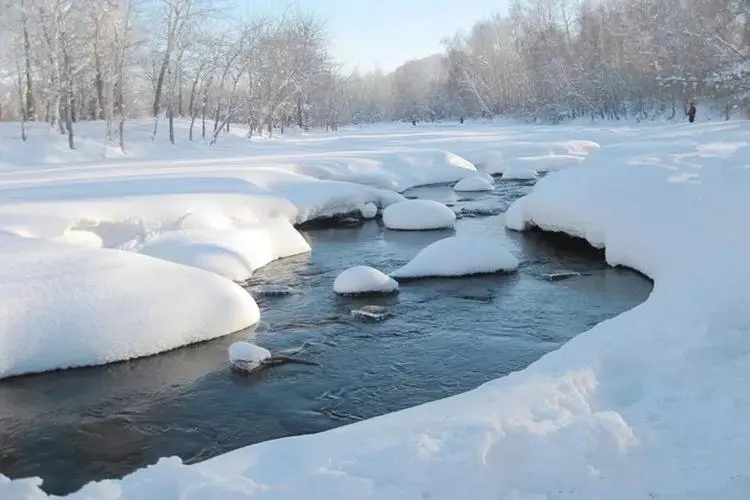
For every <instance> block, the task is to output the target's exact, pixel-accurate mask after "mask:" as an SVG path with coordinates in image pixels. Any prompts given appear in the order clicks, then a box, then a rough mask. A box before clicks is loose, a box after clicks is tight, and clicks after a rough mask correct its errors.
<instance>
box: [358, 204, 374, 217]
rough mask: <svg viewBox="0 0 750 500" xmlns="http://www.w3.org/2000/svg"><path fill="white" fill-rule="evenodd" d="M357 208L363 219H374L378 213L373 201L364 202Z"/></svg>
mask: <svg viewBox="0 0 750 500" xmlns="http://www.w3.org/2000/svg"><path fill="white" fill-rule="evenodd" d="M357 208H358V209H359V213H361V214H362V217H364V218H365V219H374V218H375V216H376V215H378V207H377V206H375V204H374V203H364V204H362V205H360V206H359V207H357Z"/></svg>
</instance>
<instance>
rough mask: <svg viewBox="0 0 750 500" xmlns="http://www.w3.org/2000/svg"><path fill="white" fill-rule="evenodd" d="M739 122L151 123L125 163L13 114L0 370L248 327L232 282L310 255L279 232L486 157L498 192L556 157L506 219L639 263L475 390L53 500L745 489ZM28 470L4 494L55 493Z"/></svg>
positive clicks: (748, 451) (664, 493)
mask: <svg viewBox="0 0 750 500" xmlns="http://www.w3.org/2000/svg"><path fill="white" fill-rule="evenodd" d="M748 126H750V124H749V123H748V122H727V123H713V124H694V125H692V126H691V125H689V124H679V125H665V124H639V125H636V124H630V125H628V124H617V125H611V126H610V125H603V126H600V125H597V126H584V125H575V126H557V127H534V126H524V125H518V126H514V125H494V126H493V125H489V124H485V125H467V126H464V127H459V126H457V125H442V126H431V125H421V126H418V127H410V126H402V125H389V126H385V125H384V126H378V127H364V128H361V129H360V128H350V129H343V130H342V131H340V132H339V133H338V134H336V135H324V134H313V135H301V136H299V135H298V136H291V137H290V136H288V137H284V138H274V139H256V140H253V141H248V140H247V139H246V138H244V137H243V133H242V131H241V130H237V131H236V132H234V135H233V136H229V137H222V139H220V141H219V144H218V146H217V147H215V148H208V147H206V146H203V145H200V144H198V143H195V144H192V145H191V144H182V143H181V144H178V145H177V146H170V145H168V144H164V143H163V142H161V141H160V140H157V141H156V142H152V141H151V140H150V139H149V138H148V124H147V123H144V124H136V125H133V126H131V129H129V130H128V136H129V137H130V145H129V154H128V155H127V156H122V155H120V154H119V153H116V152H115V151H113V150H111V149H109V148H106V147H105V146H103V145H102V143H101V141H100V140H99V139H98V134H100V132H99V129H100V127H92V128H91V129H86V127H85V126H83V127H81V137H80V141H79V143H80V145H81V147H80V150H79V151H75V152H70V151H66V150H65V141H64V139H63V138H61V137H59V136H56V135H54V134H49V133H48V132H46V131H45V130H44V129H43V128H42V129H35V130H32V131H31V137H30V140H29V142H28V143H25V144H23V143H21V141H20V140H18V139H17V138H16V137H17V131H16V130H15V129H11V128H8V127H7V126H6V125H3V126H2V127H0V276H1V277H2V280H0V345H2V350H0V376H2V377H7V376H11V375H17V374H23V373H29V372H35V371H43V370H51V369H57V368H65V367H72V366H81V365H91V364H101V363H108V362H112V361H117V360H125V359H131V358H134V357H138V356H145V355H151V354H158V353H159V352H163V351H165V350H168V349H172V348H175V347H179V346H182V345H186V344H189V343H192V342H197V341H200V340H206V339H209V338H212V337H216V336H219V335H224V334H227V333H230V332H233V331H237V330H241V329H243V328H245V327H248V326H251V325H252V324H254V323H255V322H257V321H258V319H259V315H260V314H261V313H262V312H260V311H258V308H257V306H256V305H255V303H254V301H253V299H252V298H251V296H250V295H248V294H247V293H246V292H245V291H244V290H243V289H242V288H241V287H240V286H239V285H238V284H237V283H236V282H241V281H243V280H244V279H247V277H249V276H250V275H251V274H252V272H253V271H254V270H257V269H258V268H259V267H262V266H263V265H265V264H267V263H269V262H271V261H272V260H274V259H277V258H282V257H284V256H288V255H293V254H297V253H301V252H308V251H311V248H310V246H309V245H308V244H307V242H306V241H305V240H304V238H302V236H301V235H300V234H299V233H298V232H297V231H296V229H295V228H294V227H293V225H294V224H297V223H301V222H305V221H309V220H311V219H314V218H317V217H325V216H331V215H336V214H345V213H357V212H362V213H365V212H367V213H368V215H371V214H370V213H369V212H371V210H370V209H371V204H374V205H375V206H377V207H378V208H379V209H384V208H385V207H387V206H389V205H392V204H394V203H396V202H400V201H403V198H402V196H400V195H399V194H398V193H399V192H402V191H403V190H404V189H406V188H408V187H411V186H415V185H420V184H427V183H445V182H458V181H460V180H462V179H464V178H467V177H480V178H481V177H482V175H481V174H478V173H477V172H476V170H477V169H478V170H481V171H484V172H488V173H492V174H503V173H506V172H507V174H508V175H507V176H506V179H507V180H505V181H501V184H500V186H499V187H498V188H497V189H502V182H512V181H511V180H510V179H513V178H515V179H518V178H533V177H536V175H537V174H538V173H539V172H544V171H552V170H554V171H555V172H552V173H550V174H549V175H547V176H546V177H545V178H543V179H542V180H540V181H539V183H538V184H537V186H536V187H535V189H534V190H533V192H532V193H531V194H530V195H528V196H527V197H525V198H522V199H521V200H519V201H517V202H516V203H515V204H514V205H513V206H512V207H511V208H510V209H509V211H508V214H507V216H506V224H507V226H508V228H509V229H511V230H524V229H528V228H531V227H532V226H538V227H540V228H542V229H545V230H551V231H562V232H566V233H568V234H570V235H573V236H578V237H581V238H585V239H586V240H588V241H589V242H590V243H591V244H592V245H595V246H598V247H604V248H605V249H606V256H607V260H608V262H609V263H610V264H612V265H625V266H629V267H632V268H634V269H637V270H639V271H641V272H643V273H645V274H646V275H648V276H649V277H651V278H653V279H654V281H655V287H654V290H653V292H652V294H651V296H650V297H649V299H648V300H647V301H646V302H645V303H643V304H642V305H640V306H638V307H636V308H634V309H632V310H630V311H628V312H625V313H623V314H621V315H620V316H618V317H616V318H614V319H611V320H609V321H605V322H603V323H601V324H599V325H597V326H595V327H594V328H592V329H591V330H589V331H588V332H585V333H582V334H581V335H579V336H577V337H576V338H575V339H573V340H572V341H570V342H569V343H567V344H566V345H564V346H563V347H562V348H560V349H559V350H557V351H554V352H552V353H550V354H548V355H546V356H544V357H543V358H542V359H540V360H539V361H537V362H536V363H534V364H532V365H531V366H529V367H528V368H527V369H525V370H523V371H521V372H517V373H514V374H512V375H510V376H507V377H504V378H502V379H498V380H495V381H492V382H489V383H487V384H484V385H482V386H480V387H478V388H477V389H475V390H473V391H470V392H468V393H465V394H461V395H458V396H454V397H451V398H448V399H444V400H441V401H437V402H433V403H429V404H426V405H423V406H420V407H416V408H411V409H408V410H404V411H401V412H398V413H392V414H389V415H385V416H382V417H378V418H374V419H371V420H367V421H364V422H361V423H357V424H354V425H350V426H346V427H341V428H338V429H334V430H331V431H328V432H325V433H321V434H316V435H308V436H300V437H293V438H286V439H282V440H277V441H271V442H266V443H261V444H258V445H254V446H250V447H248V448H244V449H239V450H236V451H233V452H230V453H227V454H225V455H222V456H219V457H216V458H214V459H211V460H208V461H206V462H203V463H200V464H196V465H191V466H187V465H183V464H182V463H181V462H180V460H179V459H178V458H176V457H172V458H164V459H162V460H161V461H160V462H159V463H158V464H156V465H154V466H152V467H148V468H145V469H142V470H140V471H137V472H135V473H133V474H131V475H129V476H127V477H125V478H124V479H122V480H120V481H102V482H99V483H92V484H89V485H87V486H85V487H84V488H83V489H82V490H80V491H79V492H77V493H73V494H72V495H70V496H69V497H66V498H72V499H108V500H110V499H111V500H114V499H136V498H137V499H144V498H148V499H150V498H154V499H156V498H158V499H166V498H182V499H189V500H196V499H215V498H222V499H230V498H258V499H272V498H273V499H305V500H313V499H321V500H323V499H326V500H327V499H330V498H346V499H355V498H356V499H375V498H377V499H388V500H401V499H404V500H405V499H431V500H436V499H446V500H448V499H458V498H471V499H498V498H502V499H529V500H532V499H533V500H541V499H562V498H576V499H604V498H606V499H641V498H642V499H651V498H656V499H674V500H677V499H680V500H682V499H734V498H737V499H739V498H748V497H750V448H748V446H747V443H748V439H749V438H750V436H749V434H750V433H749V432H745V430H744V429H745V423H746V421H747V420H748V418H750V396H748V392H747V389H746V387H745V386H744V382H745V381H746V380H748V378H750V294H748V293H747V292H746V290H747V287H748V283H750V265H748V255H750V237H748V236H747V235H746V234H745V232H744V231H743V227H742V226H741V224H739V222H741V221H742V220H744V219H745V217H746V214H747V213H750V196H748V193H750V148H748V142H747V139H746V137H747V129H748ZM89 132H90V134H89ZM87 134H88V135H87ZM185 135H186V134H185V133H184V130H181V129H178V136H179V137H182V136H185ZM557 170H559V171H557ZM472 182H474V181H472ZM477 184H480V183H477ZM312 251H314V249H312ZM490 257H491V256H489V257H488V259H489V258H490ZM447 258H450V256H446V259H447ZM492 260H493V259H490V261H492ZM362 264H363V265H366V264H367V263H365V262H363V263H362ZM513 264H515V263H513ZM488 265H494V264H488ZM501 267H502V266H501ZM509 267H512V266H510V265H509ZM342 271H344V270H343V269H342ZM431 274H432V273H431ZM332 293H333V291H332ZM539 314H544V310H543V309H540V311H539ZM0 383H1V382H0ZM217 411H220V409H217ZM40 485H41V480H39V479H25V480H16V481H9V480H6V479H5V478H3V477H2V476H0V498H9V499H16V498H23V499H34V500H36V499H40V498H46V495H45V494H44V493H43V492H42V491H41V489H40Z"/></svg>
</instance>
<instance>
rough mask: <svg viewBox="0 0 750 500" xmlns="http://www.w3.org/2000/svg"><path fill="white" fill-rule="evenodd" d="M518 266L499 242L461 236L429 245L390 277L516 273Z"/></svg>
mask: <svg viewBox="0 0 750 500" xmlns="http://www.w3.org/2000/svg"><path fill="white" fill-rule="evenodd" d="M518 265H519V262H518V259H517V258H516V257H515V256H514V255H513V254H512V253H510V251H509V250H508V249H506V248H505V246H504V245H503V244H502V243H501V242H499V241H498V240H497V239H494V238H488V237H483V236H468V235H458V236H451V237H450V238H444V239H442V240H438V241H436V242H435V243H432V244H430V245H428V246H427V247H425V248H424V249H422V250H421V251H420V252H419V253H418V254H417V255H416V257H414V258H413V259H412V260H411V261H409V263H408V264H406V265H405V266H403V267H400V268H398V269H396V270H395V271H393V272H392V273H391V277H393V278H423V277H428V276H466V275H471V274H485V273H495V272H499V271H505V272H507V271H514V270H515V269H517V268H518Z"/></svg>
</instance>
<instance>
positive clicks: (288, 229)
mask: <svg viewBox="0 0 750 500" xmlns="http://www.w3.org/2000/svg"><path fill="white" fill-rule="evenodd" d="M230 226H231V225H230V224H227V227H211V228H206V227H201V228H189V229H179V230H175V231H167V232H164V233H159V234H157V235H155V236H153V237H147V238H146V239H145V241H144V242H143V243H142V244H140V245H139V247H138V251H139V252H140V253H143V254H146V255H151V256H153V257H158V258H161V259H164V260H170V261H173V262H178V263H180V264H186V265H189V266H194V267H199V268H201V269H205V270H207V271H212V272H214V273H216V274H221V275H222V276H225V277H227V278H229V279H231V280H234V281H246V280H247V279H249V278H250V277H251V276H252V273H253V271H254V270H256V269H260V268H261V267H263V266H265V265H266V264H268V263H270V262H272V261H274V260H276V259H280V258H284V257H289V256H292V255H297V254H300V253H306V252H309V251H310V245H309V244H308V243H307V241H306V240H305V239H304V238H303V237H302V235H301V234H300V233H299V232H297V230H296V229H294V226H292V224H291V223H290V222H289V221H288V220H287V219H285V218H281V217H277V218H275V219H271V220H270V221H268V222H266V223H264V224H260V225H258V226H257V227H245V228H236V227H230Z"/></svg>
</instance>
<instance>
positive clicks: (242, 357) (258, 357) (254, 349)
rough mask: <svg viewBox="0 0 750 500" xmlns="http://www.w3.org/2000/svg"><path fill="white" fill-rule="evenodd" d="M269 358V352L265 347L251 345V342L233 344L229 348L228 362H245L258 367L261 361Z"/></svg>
mask: <svg viewBox="0 0 750 500" xmlns="http://www.w3.org/2000/svg"><path fill="white" fill-rule="evenodd" d="M270 357H271V351H269V350H268V349H266V348H265V347H261V346H259V345H256V344H253V343H251V342H246V341H240V342H234V343H233V344H232V345H230V346H229V362H230V363H236V362H237V361H245V362H247V363H250V364H253V365H260V363H262V362H263V361H265V360H267V359H268V358H270Z"/></svg>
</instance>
